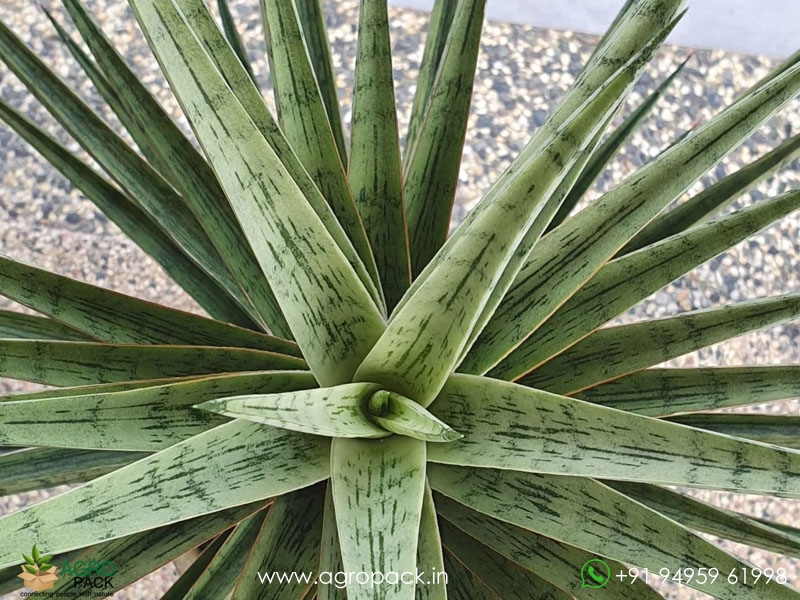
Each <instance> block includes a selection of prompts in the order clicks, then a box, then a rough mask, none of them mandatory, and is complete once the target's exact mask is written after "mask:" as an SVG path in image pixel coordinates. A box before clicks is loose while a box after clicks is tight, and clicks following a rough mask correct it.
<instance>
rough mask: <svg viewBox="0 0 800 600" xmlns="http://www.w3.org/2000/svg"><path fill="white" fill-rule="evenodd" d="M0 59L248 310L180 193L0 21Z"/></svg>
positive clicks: (222, 262)
mask: <svg viewBox="0 0 800 600" xmlns="http://www.w3.org/2000/svg"><path fill="white" fill-rule="evenodd" d="M0 60H2V61H3V62H5V64H6V65H7V66H8V67H9V68H10V69H11V70H12V71H13V72H14V73H15V74H16V75H17V76H18V77H19V78H20V80H21V81H22V82H23V83H24V84H25V85H26V86H27V87H28V88H29V89H30V91H31V92H32V93H33V95H34V96H35V97H36V98H37V99H38V100H39V101H40V102H42V104H44V105H45V107H46V108H47V109H48V110H49V111H50V112H51V113H52V114H53V116H54V117H55V118H56V119H57V120H58V121H59V122H60V123H61V124H62V125H63V126H64V127H65V129H66V130H67V131H68V132H69V133H70V135H72V137H74V138H75V139H76V140H77V141H78V142H79V143H80V144H81V146H83V148H84V149H85V150H86V151H87V152H88V153H89V154H90V155H91V157H92V158H94V159H95V160H96V161H97V162H98V163H99V164H100V165H101V166H102V167H103V169H105V170H106V171H107V172H109V174H110V175H111V176H112V177H113V178H114V179H115V180H116V181H117V182H118V183H119V185H120V186H121V187H122V189H123V190H125V191H126V192H127V193H129V194H130V195H131V196H133V197H134V198H136V200H137V201H138V202H139V203H140V205H141V207H142V208H143V209H144V210H145V211H147V213H148V214H149V215H150V216H151V217H152V218H153V219H155V220H156V221H157V222H158V223H160V225H161V226H162V227H163V228H164V230H165V231H166V232H167V233H168V235H169V236H170V237H171V238H172V239H173V240H175V241H176V242H177V243H178V244H179V245H180V246H181V247H183V248H184V249H185V250H186V251H187V253H188V254H189V255H190V256H192V258H193V259H194V260H195V261H196V262H197V263H198V265H199V266H200V267H201V268H202V269H203V270H204V271H205V272H206V273H208V274H209V275H211V276H212V277H213V278H214V279H215V280H216V281H218V282H219V283H220V284H221V285H223V286H224V289H225V290H226V291H227V292H228V293H229V294H231V295H232V296H233V297H235V298H236V299H237V300H238V301H239V302H240V304H241V306H242V307H243V309H245V310H247V308H248V307H250V304H249V301H248V300H247V299H246V298H244V297H243V295H242V292H241V289H240V288H239V284H238V283H237V282H236V281H235V279H234V278H233V276H232V274H231V272H230V271H229V270H228V268H227V266H226V265H225V264H224V261H223V260H222V258H221V257H220V255H219V253H218V252H217V250H216V248H214V245H213V244H212V243H211V241H210V240H209V239H208V237H207V236H206V234H205V232H204V231H203V228H202V226H201V225H200V223H199V222H198V221H197V219H196V218H195V216H194V215H193V214H192V212H191V210H190V209H189V207H188V206H187V205H186V203H185V201H184V199H183V198H181V197H180V196H179V195H178V194H177V193H176V192H175V190H174V189H173V188H172V187H171V186H170V185H169V184H168V183H167V182H166V181H165V180H164V179H162V178H161V176H160V175H159V174H158V173H157V172H156V171H155V170H154V169H153V168H152V167H150V165H148V164H147V162H145V161H144V159H142V158H141V157H140V156H139V155H138V154H137V153H136V152H135V151H134V150H133V149H131V148H130V147H128V146H127V145H126V144H125V142H123V141H122V140H121V139H120V138H119V136H117V134H116V133H115V132H114V131H113V130H112V129H111V128H110V127H109V126H108V125H106V124H105V123H104V122H103V121H102V120H101V119H100V118H99V117H98V116H97V115H95V114H94V112H92V110H91V109H90V108H89V107H88V106H87V105H86V104H85V103H84V102H83V101H82V100H80V98H78V97H77V96H76V95H75V94H74V93H73V92H72V91H71V90H70V89H69V87H68V86H67V85H65V84H64V83H63V82H62V81H61V80H59V79H58V77H56V75H55V74H54V73H53V72H52V71H51V70H50V69H49V68H48V67H47V66H45V65H44V63H42V62H41V60H39V59H38V58H37V57H36V55H35V54H34V53H33V52H32V51H31V50H30V49H28V48H27V47H26V46H25V44H23V43H22V42H21V41H20V40H19V38H17V37H16V36H15V35H14V34H13V33H12V32H11V31H10V30H9V29H8V28H7V27H6V26H5V25H4V24H2V23H0Z"/></svg>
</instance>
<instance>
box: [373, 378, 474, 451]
mask: <svg viewBox="0 0 800 600" xmlns="http://www.w3.org/2000/svg"><path fill="white" fill-rule="evenodd" d="M367 411H368V412H369V413H370V415H371V417H372V419H373V420H374V421H375V422H376V423H377V424H378V425H380V426H381V427H383V428H384V429H386V430H387V431H391V432H392V433H397V434H399V435H404V436H407V437H411V438H415V439H418V440H423V441H426V442H455V441H457V440H460V439H461V438H462V437H464V436H463V435H461V434H460V433H458V432H457V431H455V430H453V428H452V427H450V426H449V425H448V424H447V423H445V422H444V421H441V420H439V419H438V418H436V417H434V416H433V415H432V414H431V413H429V412H428V411H427V410H425V408H423V407H422V405H420V404H418V403H416V402H414V401H413V400H411V399H409V398H406V397H405V396H402V395H400V394H397V393H395V392H387V391H385V390H381V391H378V392H375V393H374V394H373V395H372V396H371V397H370V399H369V401H368V403H367Z"/></svg>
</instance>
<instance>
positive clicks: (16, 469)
mask: <svg viewBox="0 0 800 600" xmlns="http://www.w3.org/2000/svg"><path fill="white" fill-rule="evenodd" d="M147 455H148V453H145V452H102V451H96V450H65V449H62V448H30V449H26V450H18V451H16V452H9V453H8V454H3V455H2V456H0V496H9V495H11V494H19V493H22V492H28V491H30V490H40V489H42V488H51V487H55V486H57V485H66V484H70V483H81V482H84V481H90V480H92V479H94V478H95V477H100V476H102V475H105V474H106V473H110V472H112V471H114V470H116V469H119V468H120V467H124V466H125V465H127V464H130V463H132V462H134V461H136V460H139V459H141V458H145V457H146V456H147Z"/></svg>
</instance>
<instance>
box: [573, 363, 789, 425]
mask: <svg viewBox="0 0 800 600" xmlns="http://www.w3.org/2000/svg"><path fill="white" fill-rule="evenodd" d="M798 396H800V367H797V366H766V367H764V366H752V367H724V368H714V367H711V368H702V369H647V370H645V371H640V372H638V373H633V374H631V375H627V376H625V377H621V378H619V379H615V380H614V381H609V382H607V383H604V384H602V385H598V386H596V387H593V388H589V389H588V390H583V391H582V392H578V393H577V394H575V397H577V398H580V399H581V400H587V401H588V402H594V403H597V404H603V405H604V406H610V407H611V408H618V409H620V410H624V411H628V412H635V413H638V414H641V415H647V416H650V417H660V416H666V415H671V414H675V413H684V412H697V411H703V410H713V409H717V408H730V407H733V406H742V405H745V404H760V403H763V402H774V401H776V400H788V399H790V398H797V397H798Z"/></svg>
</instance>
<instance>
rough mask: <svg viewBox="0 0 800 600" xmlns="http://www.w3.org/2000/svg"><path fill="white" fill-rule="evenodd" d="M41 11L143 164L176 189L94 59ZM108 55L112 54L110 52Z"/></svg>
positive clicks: (142, 127) (141, 128) (142, 129)
mask: <svg viewBox="0 0 800 600" xmlns="http://www.w3.org/2000/svg"><path fill="white" fill-rule="evenodd" d="M42 10H43V11H44V14H45V15H46V16H47V19H48V20H49V21H50V23H51V24H52V25H53V27H54V28H55V30H56V33H57V34H58V37H59V39H60V40H61V42H62V43H63V44H64V45H65V46H66V48H67V50H69V53H70V54H71V55H72V57H73V58H74V59H75V62H77V63H78V65H79V66H80V68H81V69H83V72H84V74H85V75H86V76H87V77H88V78H89V80H90V81H91V82H92V83H93V84H94V87H95V89H96V90H97V92H98V93H99V94H100V96H101V97H102V98H103V100H105V102H106V104H108V106H109V108H111V110H112V111H113V112H114V114H115V115H117V118H118V119H119V120H120V123H121V124H122V126H123V127H124V128H125V130H126V131H127V132H128V133H129V134H130V136H131V137H132V138H133V141H134V142H135V143H136V145H137V146H138V147H139V149H140V150H141V151H142V155H143V156H144V157H145V158H146V159H147V162H149V163H150V165H151V166H153V167H154V168H155V169H156V171H158V172H159V174H160V175H161V176H162V177H164V179H166V180H167V181H169V182H170V183H171V184H173V185H176V180H175V179H174V177H173V174H172V172H171V171H170V169H169V168H168V167H167V165H166V163H165V162H164V160H163V157H162V156H161V155H160V154H159V153H158V151H157V150H156V149H155V148H154V147H153V144H152V143H151V141H150V138H149V137H148V135H147V132H146V131H145V130H146V128H147V124H146V123H141V122H140V121H137V120H136V119H135V118H134V117H133V116H132V115H131V113H130V111H129V110H128V108H127V106H126V105H125V104H124V103H123V101H122V99H121V98H120V96H119V94H118V93H117V90H116V89H114V86H113V85H112V84H111V82H110V81H109V80H108V78H107V77H106V76H105V73H103V71H102V70H101V69H100V67H99V66H98V65H97V63H95V61H94V59H92V58H91V57H90V56H89V55H88V54H87V53H86V52H85V51H84V50H83V47H82V46H80V45H79V44H78V43H77V42H75V40H73V39H72V36H71V35H70V34H69V33H67V31H66V30H65V29H64V28H63V27H62V26H61V25H60V24H59V22H58V21H57V20H56V19H55V17H54V16H53V15H52V14H51V13H50V11H48V10H47V9H44V8H43V9H42ZM112 51H114V52H115V50H114V49H113V48H112ZM159 109H160V105H159Z"/></svg>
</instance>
